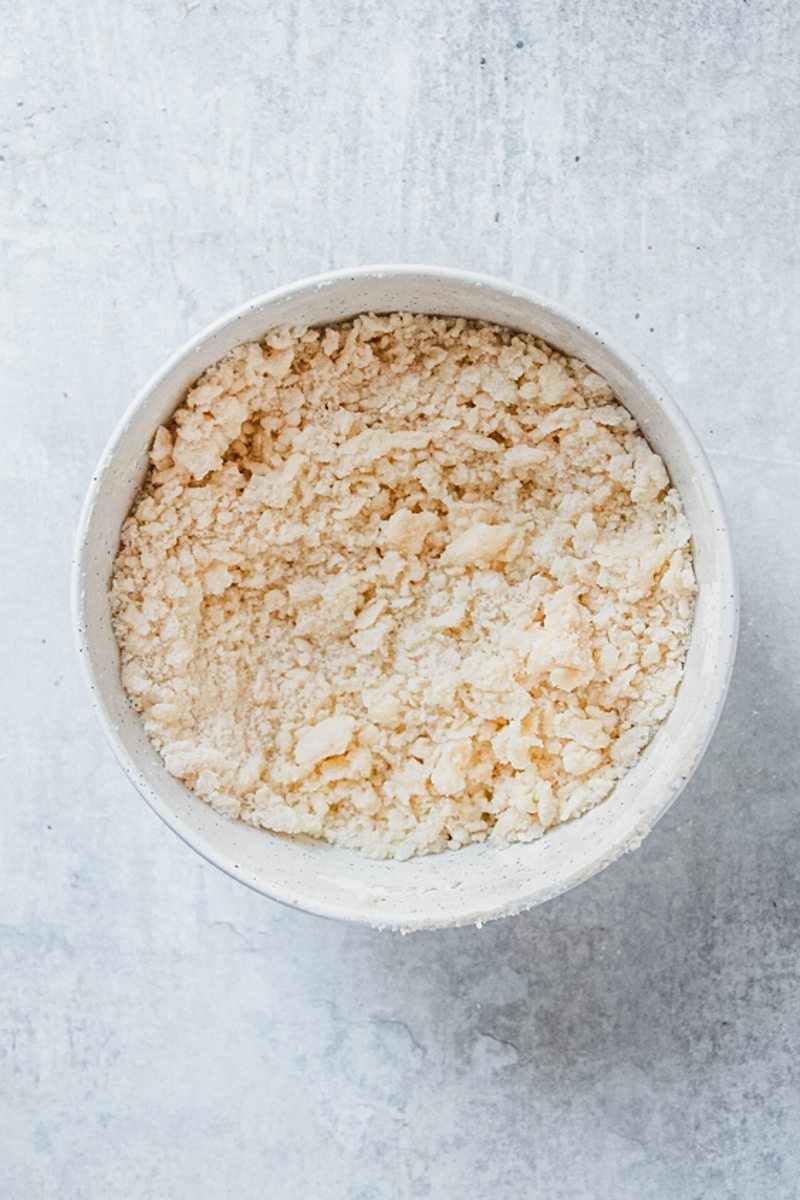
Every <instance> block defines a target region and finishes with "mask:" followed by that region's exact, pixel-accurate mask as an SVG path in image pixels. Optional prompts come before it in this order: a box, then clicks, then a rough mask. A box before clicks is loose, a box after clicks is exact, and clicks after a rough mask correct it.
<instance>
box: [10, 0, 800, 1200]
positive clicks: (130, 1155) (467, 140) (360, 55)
mask: <svg viewBox="0 0 800 1200" xmlns="http://www.w3.org/2000/svg"><path fill="white" fill-rule="evenodd" d="M0 11H2V16H3V21H2V27H3V29H4V31H5V35H4V45H3V51H2V55H1V56H0V97H2V109H1V110H0V124H1V125H2V131H1V137H2V143H3V144H2V147H0V154H2V156H3V159H2V162H0V168H2V178H3V185H2V220H1V221H0V225H1V226H2V237H3V274H4V281H5V288H6V295H7V299H6V301H5V302H4V304H3V307H2V312H1V313H0V355H1V359H0V361H2V374H3V385H2V400H1V401H0V402H1V403H2V413H3V420H4V431H5V436H4V438H3V453H2V456H1V461H0V497H1V498H2V499H1V503H2V510H1V511H2V517H1V518H0V538H1V539H2V583H1V584H0V616H1V617H2V620H0V629H1V630H2V667H3V670H2V687H3V725H2V746H1V747H0V767H1V768H2V776H0V777H1V778H2V781H3V799H2V810H1V811H0V822H1V829H0V834H1V844H0V854H2V865H1V867H0V922H1V924H0V963H1V964H2V967H1V974H0V1027H1V1029H2V1034H1V1035H0V1194H2V1196H3V1197H4V1198H7V1200H18V1198H19V1200H32V1198H33V1197H36V1198H40V1200H50V1198H51V1197H52V1198H55V1197H58V1198H59V1200H71V1198H77V1197H90V1198H95V1197H98V1198H100V1197H102V1198H105V1197H111V1196H114V1197H116V1196H119V1197H125V1198H126V1200H140V1198H141V1200H161V1198H162V1197H171V1198H172V1197H178V1198H183V1197H187V1198H192V1200H217V1198H223V1197H225V1198H227V1197H234V1196H235V1197H237V1198H241V1200H255V1198H256V1197H259V1198H260V1197H264V1196H269V1197H276V1198H280V1200H284V1198H294V1197H298V1198H300V1197H307V1196H313V1197H318V1198H321V1200H332V1198H334V1197H348V1198H352V1200H394V1198H395V1197H405V1196H408V1197H435V1198H445V1197H447V1198H449V1197H453V1196H458V1197H492V1198H493V1200H511V1198H512V1197H513V1198H516V1197H523V1196H524V1197H542V1198H545V1200H574V1198H576V1197H597V1198H600V1200H605V1198H609V1200H629V1198H630V1200H642V1198H649V1197H655V1198H662V1197H665V1198H672V1197H675V1198H682V1200H683V1198H686V1197H712V1198H716V1197H720V1198H723V1197H724V1198H730V1197H736V1198H738V1197H769V1198H770V1200H774V1198H781V1197H794V1196H796V1195H797V1194H798V1191H799V1190H800V1184H798V1178H799V1177H800V1139H799V1138H798V1130H799V1129H800V1093H799V1092H798V1086H799V1085H800V1063H799V1062H798V1039H799V1035H800V991H799V990H798V974H799V973H800V946H799V945H798V941H799V940H800V939H799V937H798V935H799V934H800V899H799V895H798V884H800V836H799V828H800V821H799V819H798V742H800V730H799V729H798V718H799V716H800V693H799V691H798V665H799V664H798V651H799V650H800V640H799V638H798V620H797V617H798V598H797V597H798V589H799V588H800V553H799V550H798V545H799V542H798V532H797V523H798V516H800V512H799V509H800V505H799V504H798V484H800V465H799V464H800V450H798V437H799V436H800V420H799V419H798V379H799V378H800V370H799V369H798V346H800V303H798V284H799V283H800V267H799V265H798V249H799V248H800V236H799V235H798V228H800V226H799V223H798V216H799V214H798V183H799V182H800V149H799V147H798V136H797V132H798V128H799V127H800V126H799V124H798V122H799V120H800V101H799V100H798V88H797V65H796V64H797V56H798V52H799V51H800V17H799V16H798V14H797V9H796V7H795V6H794V5H793V4H791V3H789V2H788V0H775V2H774V3H772V4H769V3H763V2H761V0H750V2H749V3H747V2H742V3H739V2H733V0H730V2H727V0H716V2H715V3H710V4H700V3H686V2H684V0H677V2H673V3H667V2H666V0H656V2H655V3H650V4H644V3H641V4H637V3H617V2H614V0H612V2H610V3H604V4H591V3H588V2H586V0H561V2H560V3H558V2H553V3H545V2H539V0H535V2H532V3H513V2H509V3H481V2H479V0H471V2H455V3H453V4H436V3H433V2H428V0H407V2H406V3H405V4H384V3H379V2H375V3H368V2H367V0H332V2H331V0H329V2H327V3H323V2H322V0H319V2H318V3H313V2H312V0H274V2H273V3H271V4H262V3H260V2H256V0H252V2H246V0H229V2H223V0H220V2H219V3H210V2H209V0H199V2H198V3H191V2H190V3H187V4H181V3H178V2H177V0H176V2H173V0H131V2H130V3H126V4H118V5H114V4H108V3H104V2H103V0H83V2H82V3H70V2H69V0H50V3H44V0H31V3H29V4H26V5H18V4H12V3H10V2H9V0H2V4H1V5H0ZM377 260H384V261H387V260H407V261H419V262H439V263H444V264H449V265H457V266H465V267H470V268H475V269H478V270H484V271H489V272H493V273H499V274H506V275H509V276H511V277H512V278H514V279H516V280H519V281H522V282H524V283H526V284H529V285H530V286H532V287H534V288H536V289H537V290H539V291H541V292H544V293H545V294H550V295H552V296H554V297H557V298H558V299H560V300H561V301H563V302H566V303H568V304H569V305H571V306H573V307H575V308H576V309H578V310H581V311H583V312H585V313H587V314H594V315H595V316H596V318H597V319H598V320H599V321H602V322H603V323H604V324H605V325H606V326H607V327H608V328H609V329H610V330H611V331H612V332H613V333H614V334H615V335H617V337H618V338H620V339H621V340H622V341H623V342H625V343H627V344H628V345H629V346H630V347H631V348H632V349H633V350H635V351H637V352H638V353H639V354H640V355H641V357H642V358H643V359H645V361H647V362H648V363H649V364H650V365H651V366H652V367H654V368H655V369H656V370H657V371H660V372H662V373H663V374H664V375H665V376H666V377H667V378H668V379H669V380H670V382H671V384H672V385H673V388H674V391H675V393H676V395H677V397H678V399H679V401H680V403H681V404H682V405H683V407H684V409H685V411H686V412H687V414H688V415H689V417H690V419H691V421H692V422H693V424H694V426H695V429H696V430H697V432H698V434H699V435H700V437H701V438H702V440H703V442H704V444H705V446H706V447H707V449H708V450H709V452H710V454H711V456H712V460H713V462H714V464H715V466H716V468H717V470H718V472H719V477H720V480H721V483H722V486H723V488H724V491H725V494H726V497H727V501H728V504H729V506H730V512H731V516H732V519H733V525H734V529H735V535H736V539H737V548H738V555H739V561H740V564H741V572H742V583H743V604H744V608H743V627H742V639H741V651H740V657H739V662H738V667H737V671H736V675H735V679H734V684H733V689H732V693H731V697H730V701H729V704H728V707H727V709H726V712H725V714H724V717H723V720H722V723H721V726H720V729H719V732H718V735H717V737H716V739H715V741H714V743H713V746H712V748H711V750H710V751H709V753H708V755H707V757H706V759H705V761H704V763H703V765H702V767H701V769H700V770H699V772H698V773H697V776H696V777H695V779H694V780H693V782H692V784H691V786H690V787H689V788H688V790H687V791H686V793H685V794H684V796H683V797H682V799H681V800H680V801H679V802H678V804H677V805H676V806H675V807H674V808H673V810H672V812H671V813H670V814H669V816H668V817H667V818H666V819H665V820H664V821H663V822H662V823H661V825H660V826H659V827H658V828H657V830H656V831H655V832H654V833H653V835H652V836H651V837H650V838H649V839H648V840H647V842H646V843H645V844H644V846H643V847H642V848H641V849H640V850H639V851H638V852H637V853H635V854H634V855H631V856H629V857H628V858H627V859H625V860H624V861H622V862H620V863H618V864H617V865H615V866H614V867H612V868H611V869H610V870H609V871H607V872H606V873H604V874H602V875H601V876H599V877H598V878H596V879H594V880H593V881H591V882H590V883H588V884H585V885H584V886H582V887H581V888H579V889H578V890H577V891H576V892H574V893H572V894H570V895H567V896H565V897H563V898H561V899H560V900H558V901H555V902H553V903H551V904H549V905H548V906H546V907H545V908H543V909H540V910H538V911H535V912H532V913H530V914H529V915H527V916H525V917H522V918H519V919H516V920H512V921H508V922H506V923H500V924H498V925H495V926H490V927H487V928H485V929H483V930H474V929H466V930H459V931H452V932H445V933H440V934H431V935H419V936H416V937H409V938H402V937H400V936H395V935H391V934H379V933H375V932H370V931H366V930H363V929H359V928H350V927H340V926H337V925H336V924H332V923H327V922H325V921H321V920H316V919H313V918H310V917H306V916H303V915H300V914H297V913H293V912H289V911H285V910H283V909H281V908H278V907H277V906H275V905H273V904H271V903H269V902H267V901H265V900H263V899H261V898H259V897H258V896H256V895H252V894H250V893H249V892H247V891H245V890H244V889H243V888H242V887H240V886H239V885H237V884H236V883H234V882H232V881H230V880H229V879H227V878H225V877H224V876H222V875H221V874H219V873H217V872H216V871H215V870H214V869H213V868H211V867H208V866H206V865H205V864H204V863H203V862H201V861H200V860H199V859H197V858H196V857H195V856H194V855H193V854H192V853H191V851H189V850H187V849H186V848H185V847H184V846H183V845H182V844H181V843H180V842H179V841H178V840H177V839H176V838H174V837H173V836H172V835H171V834H170V833H169V832H168V831H167V830H166V829H164V828H162V827H161V826H160V824H159V823H158V821H157V820H156V818H155V817H154V816H153V815H152V814H151V813H150V812H149V810H148V809H147V808H146V807H145V805H144V804H143V803H142V802H141V801H140V800H139V799H138V798H137V797H136V795H135V794H134V792H133V791H132V790H131V789H130V787H129V786H128V785H127V783H126V782H125V780H124V779H123V777H122V774H121V772H120V771H119V769H118V768H117V766H116V764H115V763H114V762H113V761H112V758H111V755H110V753H109V751H108V750H107V749H106V747H105V745H104V742H103V740H102V737H101V734H100V732H99V729H98V728H97V727H96V725H95V723H94V721H93V718H92V717H91V715H90V713H89V710H88V707H87V704H86V701H85V697H84V693H83V687H82V684H81V681H80V679H79V678H78V675H77V671H76V664H75V659H74V655H73V650H72V645H71V641H70V621H69V615H68V609H67V573H68V560H69V553H70V543H71V539H72V533H73V529H74V525H75V521H76V518H77V513H78V507H79V502H80V499H81V496H82V493H83V491H84V489H85V486H86V484H87V481H88V478H89V476H90V474H91V470H92V467H93V464H94V462H95V459H96V456H97V455H98V453H99V451H100V449H101V447H102V445H103V443H104V441H105V439H106V436H107V434H108V433H109V431H110V429H111V427H112V426H113V424H114V422H115V421H116V419H117V416H118V414H119V413H120V411H121V409H122V408H123V406H124V405H126V404H127V402H128V400H129V399H130V397H131V395H132V393H133V391H134V390H135V389H136V387H137V386H138V385H139V384H140V383H141V382H142V381H143V380H144V379H145V377H146V376H147V375H148V374H149V372H150V371H151V370H153V369H154V368H155V367H156V366H157V365H158V364H159V362H160V361H161V360H162V358H163V357H165V356H166V354H167V353H169V352H170V351H171V350H172V349H173V347H174V346H175V345H176V344H177V343H178V342H180V341H181V340H182V339H184V338H185V337H186V336H187V335H189V334H190V333H191V332H193V331H194V330H196V329H197V328H198V327H200V326H201V325H202V324H204V323H205V322H206V321H208V320H209V319H211V318H212V317H214V316H216V315H217V314H219V313H221V312H222V311H223V310H224V309H225V308H226V307H228V306H229V305H232V304H233V303H235V302H237V301H239V300H241V299H243V298H245V297H247V296H248V295H250V294H252V293H255V292H258V291H261V290H264V289H266V288H269V287H271V286H273V285H275V284H278V283H281V282H284V281H288V280H291V279H293V278H296V277H298V276H301V275H303V274H308V273H312V272H315V271H317V270H319V269H323V268H327V267H331V266H335V265H350V264H353V263H360V262H368V261H377ZM9 430H10V433H9Z"/></svg>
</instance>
